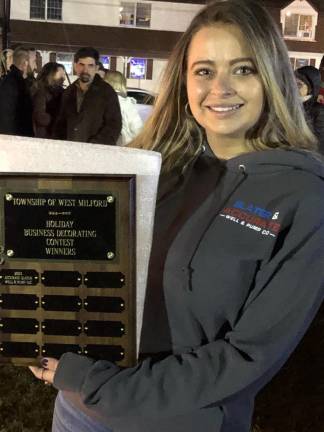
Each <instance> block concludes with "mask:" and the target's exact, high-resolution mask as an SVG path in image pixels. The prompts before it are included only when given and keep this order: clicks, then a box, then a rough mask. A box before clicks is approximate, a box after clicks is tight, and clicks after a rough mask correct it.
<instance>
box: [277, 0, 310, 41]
mask: <svg viewBox="0 0 324 432" xmlns="http://www.w3.org/2000/svg"><path fill="white" fill-rule="evenodd" d="M280 22H281V24H282V33H283V36H284V38H285V39H294V40H302V41H309V42H312V41H315V37H316V27H317V23H318V12H317V10H316V9H314V7H313V6H312V4H311V2H310V1H308V0H293V1H292V2H291V3H290V4H289V5H287V6H286V7H285V8H283V9H281V11H280Z"/></svg>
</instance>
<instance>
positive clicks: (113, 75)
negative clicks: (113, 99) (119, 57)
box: [105, 70, 127, 97]
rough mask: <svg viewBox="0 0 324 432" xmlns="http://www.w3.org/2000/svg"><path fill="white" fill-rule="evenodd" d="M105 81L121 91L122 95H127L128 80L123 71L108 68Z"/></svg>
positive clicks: (117, 90)
mask: <svg viewBox="0 0 324 432" xmlns="http://www.w3.org/2000/svg"><path fill="white" fill-rule="evenodd" d="M105 81H106V82H107V83H108V84H110V85H111V86H112V88H113V89H114V90H115V91H116V92H118V93H120V94H121V96H123V97H126V96H127V85H126V82H127V81H126V78H125V76H124V75H123V74H122V73H121V72H118V71H111V70H107V71H106V73H105Z"/></svg>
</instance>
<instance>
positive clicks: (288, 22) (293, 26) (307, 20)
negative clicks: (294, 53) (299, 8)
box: [284, 13, 313, 39]
mask: <svg viewBox="0 0 324 432" xmlns="http://www.w3.org/2000/svg"><path fill="white" fill-rule="evenodd" d="M284 36H292V37H298V38H307V39H312V38H313V17H312V16H311V15H298V14H289V13H288V14H287V15H286V19H285V28H284Z"/></svg>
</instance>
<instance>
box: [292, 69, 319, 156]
mask: <svg viewBox="0 0 324 432" xmlns="http://www.w3.org/2000/svg"><path fill="white" fill-rule="evenodd" d="M295 76H296V80H297V86H298V91H299V95H300V98H301V100H302V102H303V106H304V110H305V113H306V119H307V120H308V123H309V126H310V128H311V129H312V131H313V132H314V134H315V135H316V137H317V139H318V142H319V150H320V152H321V153H322V154H323V155H324V105H323V104H321V103H319V102H318V95H319V91H320V86H321V73H320V71H319V70H318V69H316V68H315V67H314V66H303V67H301V68H299V69H297V70H296V71H295Z"/></svg>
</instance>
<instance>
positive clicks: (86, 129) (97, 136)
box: [54, 47, 122, 145]
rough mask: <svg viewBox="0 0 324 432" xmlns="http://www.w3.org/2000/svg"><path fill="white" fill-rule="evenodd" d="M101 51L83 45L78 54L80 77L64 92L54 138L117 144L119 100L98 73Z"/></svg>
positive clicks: (76, 57)
mask: <svg viewBox="0 0 324 432" xmlns="http://www.w3.org/2000/svg"><path fill="white" fill-rule="evenodd" d="M98 61H99V53H98V51H97V50H96V49H94V48H92V47H85V48H80V49H79V50H78V51H77V53H76V54H75V56H74V70H75V73H76V75H78V77H79V79H78V80H76V81H75V82H74V83H73V84H71V85H70V86H69V87H68V88H67V89H66V90H65V91H64V93H63V98H62V106H61V110H60V114H59V117H58V120H57V122H56V125H55V127H54V138H56V139H63V140H68V141H80V142H89V143H95V144H109V145H115V144H116V142H117V140H118V137H119V135H120V132H121V127H122V120H121V113H120V108H119V102H118V97H117V94H116V92H115V91H114V90H113V88H112V87H111V86H110V85H109V84H107V83H106V82H104V81H103V80H102V79H101V78H100V76H99V75H98V74H96V72H97V70H98V66H97V63H98Z"/></svg>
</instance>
